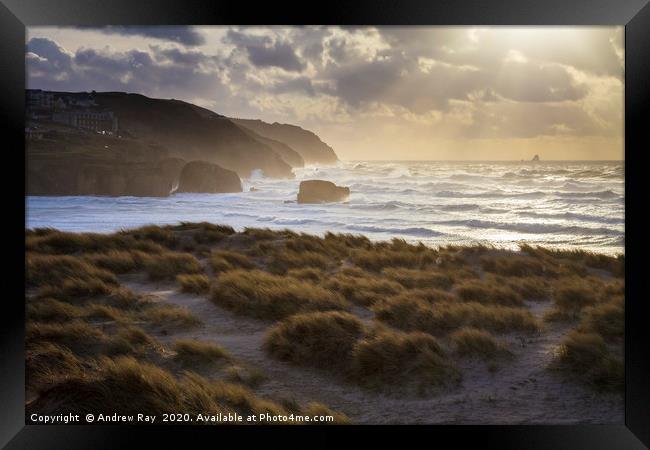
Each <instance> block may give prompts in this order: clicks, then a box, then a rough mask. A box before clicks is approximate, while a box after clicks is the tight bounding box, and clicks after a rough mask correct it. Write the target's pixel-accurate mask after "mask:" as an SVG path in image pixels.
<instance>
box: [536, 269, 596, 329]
mask: <svg viewBox="0 0 650 450" xmlns="http://www.w3.org/2000/svg"><path fill="white" fill-rule="evenodd" d="M605 286H606V285H604V284H603V283H602V282H601V281H600V280H597V279H593V278H575V277H572V278H562V279H560V280H558V281H557V282H556V283H555V285H554V286H553V308H552V309H551V310H550V311H548V312H547V314H546V315H545V316H544V320H547V321H570V320H575V319H577V318H578V317H579V316H580V313H581V312H582V310H583V309H584V308H585V307H588V306H593V305H595V304H596V303H598V302H599V301H600V300H601V298H602V296H603V295H605V293H606V287H605Z"/></svg>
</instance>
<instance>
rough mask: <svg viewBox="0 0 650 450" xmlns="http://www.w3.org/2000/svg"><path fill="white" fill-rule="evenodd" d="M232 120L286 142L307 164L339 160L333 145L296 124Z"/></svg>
mask: <svg viewBox="0 0 650 450" xmlns="http://www.w3.org/2000/svg"><path fill="white" fill-rule="evenodd" d="M231 120H232V121H233V122H235V123H236V124H237V125H240V126H242V127H245V128H248V129H249V130H252V131H254V132H255V133H257V134H259V135H260V136H264V137H266V138H269V139H274V140H276V141H280V142H284V143H285V144H287V145H288V146H289V147H291V148H292V149H293V150H295V151H296V152H298V153H299V154H300V156H301V157H302V159H303V160H304V161H305V163H306V164H334V163H336V162H337V161H338V157H337V156H336V153H334V150H333V149H332V147H330V146H329V145H327V144H326V143H324V142H323V141H321V139H320V138H319V137H318V136H317V135H316V134H314V133H312V132H311V131H308V130H305V129H303V128H300V127H298V126H296V125H288V124H282V123H277V122H275V123H267V122H263V121H261V120H250V119H231Z"/></svg>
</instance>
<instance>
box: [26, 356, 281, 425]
mask: <svg viewBox="0 0 650 450" xmlns="http://www.w3.org/2000/svg"><path fill="white" fill-rule="evenodd" d="M27 409H28V413H31V412H38V413H41V414H58V413H65V412H67V411H75V412H77V413H80V414H86V413H90V412H95V413H96V412H97V411H111V413H117V414H125V415H134V414H138V413H141V412H142V411H147V413H148V414H156V415H159V416H160V415H162V414H164V413H176V412H179V411H181V412H183V413H189V414H191V415H196V414H199V413H202V414H218V413H223V414H228V413H238V414H241V415H242V416H244V417H246V416H248V415H251V414H260V413H269V414H283V413H285V412H286V411H285V410H284V409H283V408H282V407H281V406H280V405H278V404H276V403H273V402H270V401H268V400H263V399H260V398H258V397H256V396H255V395H254V394H253V393H252V392H251V391H249V390H248V389H246V388H244V387H242V386H239V385H234V384H230V383H226V382H221V381H208V380H206V379H205V378H202V377H200V376H198V375H196V374H192V373H186V374H185V375H184V377H183V378H181V379H176V378H175V377H174V376H173V375H172V374H171V373H169V372H167V371H165V370H163V369H161V368H160V367H157V366H155V365H152V364H149V363H143V362H139V361H137V360H136V359H134V358H132V357H124V356H123V357H118V358H115V359H109V358H101V359H100V360H99V361H98V368H97V370H95V371H94V372H93V373H91V374H87V375H86V376H80V377H74V376H73V377H69V378H67V379H65V380H63V381H62V382H60V383H57V384H56V385H54V386H52V387H49V388H48V389H45V390H44V391H42V392H41V394H40V396H39V397H38V398H37V399H36V400H35V401H34V402H32V403H30V404H29V405H28V406H27Z"/></svg>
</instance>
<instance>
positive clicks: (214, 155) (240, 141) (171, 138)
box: [94, 92, 293, 178]
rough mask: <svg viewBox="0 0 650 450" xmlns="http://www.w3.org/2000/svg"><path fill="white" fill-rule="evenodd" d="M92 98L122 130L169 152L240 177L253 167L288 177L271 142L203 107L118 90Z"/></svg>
mask: <svg viewBox="0 0 650 450" xmlns="http://www.w3.org/2000/svg"><path fill="white" fill-rule="evenodd" d="M94 99H95V101H96V102H97V104H98V105H99V106H100V107H102V108H106V109H108V110H110V111H113V113H114V114H115V115H116V116H117V117H118V118H119V128H120V132H121V133H128V134H129V135H130V136H132V137H134V138H137V139H141V140H145V141H150V142H155V143H158V144H160V145H163V146H165V147H166V148H167V149H169V153H170V156H175V157H179V158H182V159H185V160H187V161H189V160H202V161H207V162H210V163H213V164H218V165H219V166H221V167H223V168H226V169H229V170H234V171H235V172H237V174H238V175H239V176H240V177H248V176H250V174H251V173H252V172H253V171H254V170H258V169H259V170H262V172H263V173H264V174H265V175H266V176H269V177H274V178H287V177H288V178H291V177H293V173H292V172H291V165H290V164H288V163H287V162H285V161H284V160H283V159H282V157H281V156H280V155H278V154H277V153H276V152H274V151H273V150H272V148H271V147H270V146H268V145H266V144H264V143H262V142H260V141H257V140H255V139H254V137H253V136H251V135H250V134H248V133H246V132H245V131H243V130H242V129H241V128H239V127H238V126H237V125H235V124H234V123H233V122H231V121H230V120H229V119H228V118H226V117H224V116H220V115H219V114H216V113H214V112H212V111H209V110H207V109H204V108H200V107H198V106H195V105H192V104H190V103H186V102H182V101H178V100H161V99H153V98H148V97H145V96H144V95H139V94H126V93H122V92H104V93H97V94H95V96H94Z"/></svg>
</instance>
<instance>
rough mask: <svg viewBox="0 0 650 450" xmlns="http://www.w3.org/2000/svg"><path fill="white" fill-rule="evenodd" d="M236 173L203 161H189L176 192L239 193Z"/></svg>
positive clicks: (240, 188) (239, 181) (182, 172)
mask: <svg viewBox="0 0 650 450" xmlns="http://www.w3.org/2000/svg"><path fill="white" fill-rule="evenodd" d="M241 191H242V187H241V180H240V179H239V176H238V175H237V173H235V172H233V171H232V170H227V169H224V168H223V167H220V166H218V165H216V164H212V163H209V162H205V161H190V162H188V163H187V164H185V166H184V167H183V170H182V171H181V176H180V180H179V182H178V191H177V192H205V193H217V192H241Z"/></svg>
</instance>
